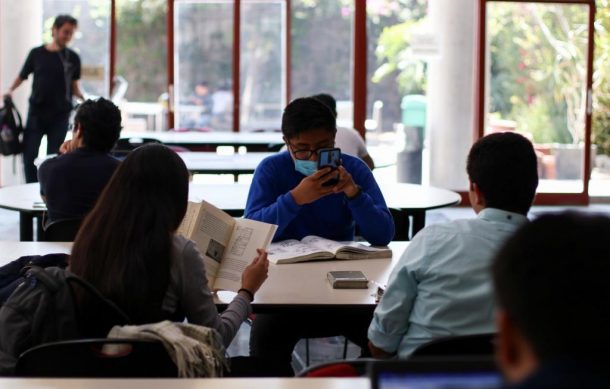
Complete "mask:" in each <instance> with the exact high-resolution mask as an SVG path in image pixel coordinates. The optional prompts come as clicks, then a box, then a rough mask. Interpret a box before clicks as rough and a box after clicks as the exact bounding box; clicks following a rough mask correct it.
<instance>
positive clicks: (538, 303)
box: [493, 211, 610, 360]
mask: <svg viewBox="0 0 610 389" xmlns="http://www.w3.org/2000/svg"><path fill="white" fill-rule="evenodd" d="M609 236H610V218H608V217H607V216H605V215H600V214H593V213H592V214H584V213H577V212H574V211H569V212H564V213H559V214H546V215H542V216H540V217H538V218H537V219H535V220H534V221H533V222H531V223H528V224H526V225H525V226H523V227H522V228H521V229H519V230H518V231H517V232H516V234H515V235H514V236H513V237H511V238H510V239H509V240H507V241H506V242H505V244H504V246H503V247H502V248H501V249H500V251H499V252H498V254H497V255H496V258H495V260H494V263H493V280H494V284H495V290H496V292H495V293H496V298H497V302H498V305H499V306H500V308H502V309H504V311H505V312H506V314H507V315H508V317H509V318H510V319H511V320H512V321H513V323H514V324H515V326H516V327H517V328H518V329H519V330H520V331H521V333H522V334H523V336H524V337H525V338H526V339H527V340H528V341H529V343H530V344H531V346H532V349H533V351H534V353H535V354H536V356H537V357H538V359H540V360H544V359H548V358H561V357H564V356H565V357H587V356H597V355H600V353H601V354H604V355H605V354H606V353H607V351H608V350H609V349H610V331H608V329H609V328H610V287H608V275H609V274H610V245H609V244H608V241H607V240H606V239H608V237H609Z"/></svg>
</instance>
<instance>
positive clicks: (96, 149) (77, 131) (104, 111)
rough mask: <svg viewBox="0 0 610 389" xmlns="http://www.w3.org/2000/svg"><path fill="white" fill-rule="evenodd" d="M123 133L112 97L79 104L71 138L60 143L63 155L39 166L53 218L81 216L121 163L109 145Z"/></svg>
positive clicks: (42, 194) (42, 192)
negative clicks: (113, 154) (113, 155)
mask: <svg viewBox="0 0 610 389" xmlns="http://www.w3.org/2000/svg"><path fill="white" fill-rule="evenodd" d="M120 133H121V112H120V111H119V108H118V107H117V106H116V105H114V104H113V103H112V102H111V101H110V100H106V99H104V98H99V99H97V100H87V101H85V102H84V103H82V104H81V105H79V107H78V109H77V111H76V115H75V117H74V131H73V133H72V139H71V140H69V141H67V142H64V144H62V145H61V148H60V153H61V155H59V156H57V157H54V158H50V159H48V160H46V161H44V162H43V163H42V165H41V166H40V169H38V180H39V181H40V194H41V196H42V198H43V199H44V201H45V202H46V203H47V209H48V216H49V220H50V221H55V220H63V219H81V218H83V217H84V216H85V215H86V214H87V213H88V212H89V211H90V210H91V209H92V208H93V205H94V204H95V201H96V200H97V198H98V196H99V194H100V193H101V192H102V190H103V189H104V187H105V186H106V183H108V181H109V180H110V177H111V176H112V174H113V173H114V171H115V170H116V168H117V166H119V163H120V161H118V160H117V159H115V158H114V157H112V156H111V155H110V154H109V152H110V149H112V147H113V146H114V144H115V143H116V142H117V140H118V139H119V135H120Z"/></svg>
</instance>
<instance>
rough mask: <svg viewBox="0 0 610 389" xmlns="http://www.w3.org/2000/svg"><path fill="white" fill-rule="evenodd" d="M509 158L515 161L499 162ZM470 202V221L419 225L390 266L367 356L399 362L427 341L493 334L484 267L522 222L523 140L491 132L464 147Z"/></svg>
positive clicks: (526, 186) (527, 199) (528, 166)
mask: <svg viewBox="0 0 610 389" xmlns="http://www.w3.org/2000/svg"><path fill="white" fill-rule="evenodd" d="M513 158H514V159H516V160H518V162H515V163H512V162H511V163H507V162H509V161H512V160H513ZM467 165H468V166H467V170H468V175H469V178H470V201H471V205H472V207H473V208H474V210H475V212H476V213H477V217H476V218H473V219H468V220H456V221H451V222H447V223H442V224H435V225H432V226H429V227H426V228H425V229H424V230H422V231H421V232H419V233H418V234H417V235H416V236H415V238H414V239H413V241H412V242H411V244H410V245H409V247H408V248H407V251H406V252H405V254H404V255H403V257H402V258H401V259H400V261H399V263H398V264H397V265H396V267H395V268H394V270H393V272H392V274H391V276H390V279H389V281H388V287H387V289H386V291H385V293H384V296H383V298H382V300H381V302H380V304H379V305H378V306H377V308H376V310H375V315H374V318H373V321H372V322H371V325H370V327H369V332H368V335H369V340H370V342H371V352H372V353H373V355H374V356H380V357H381V356H389V355H392V354H394V353H397V354H398V356H399V357H407V356H409V355H410V354H411V353H413V351H415V349H416V348H417V347H418V346H420V345H422V344H424V343H427V342H429V341H431V340H433V339H435V338H439V337H443V336H449V335H468V334H480V333H490V332H493V331H494V324H493V312H494V304H493V298H492V286H491V278H490V276H489V271H488V270H489V266H490V264H491V260H492V258H493V255H494V254H495V252H496V250H497V249H498V248H499V247H500V245H501V244H502V243H503V242H504V241H505V240H506V239H508V237H509V236H510V235H511V234H512V233H514V231H516V230H517V228H518V227H519V226H521V225H523V224H524V223H526V222H527V218H526V216H525V215H526V214H527V211H528V210H529V207H530V205H531V202H532V200H533V198H534V194H535V190H536V187H537V184H538V175H537V169H536V155H535V152H534V149H533V147H532V145H531V143H530V142H529V141H528V140H527V139H525V138H524V137H522V136H520V135H517V134H512V133H505V134H493V135H490V136H487V137H485V138H483V139H481V140H480V141H479V142H477V143H476V144H475V145H474V146H473V147H472V149H471V151H470V154H469V156H468V164H467Z"/></svg>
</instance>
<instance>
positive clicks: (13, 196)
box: [0, 183, 461, 241]
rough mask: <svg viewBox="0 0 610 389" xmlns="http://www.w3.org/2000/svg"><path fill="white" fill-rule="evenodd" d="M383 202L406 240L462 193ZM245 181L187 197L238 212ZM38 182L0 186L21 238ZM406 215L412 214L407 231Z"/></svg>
mask: <svg viewBox="0 0 610 389" xmlns="http://www.w3.org/2000/svg"><path fill="white" fill-rule="evenodd" d="M380 187H381V192H382V193H383V195H384V197H385V200H386V204H387V205H388V207H389V208H390V210H391V212H392V215H393V216H394V220H395V223H396V235H395V238H394V240H409V239H410V238H411V237H413V236H414V235H415V234H416V233H417V232H418V231H420V230H421V229H422V228H423V227H424V226H425V224H426V211H428V210H431V209H437V208H443V207H449V206H452V205H456V204H459V202H460V201H461V197H460V195H459V194H457V193H456V192H453V191H450V190H447V189H440V188H434V187H428V186H422V185H416V184H403V183H391V184H381V185H380ZM249 189H250V187H249V185H247V184H237V183H236V184H191V185H190V189H189V200H191V201H201V200H204V199H205V200H206V201H208V202H209V203H211V204H214V205H215V206H216V207H218V208H220V209H222V210H223V211H225V212H228V213H229V214H231V215H232V216H241V215H242V214H243V212H244V209H245V206H246V199H247V198H248V190H249ZM41 201H42V200H41V198H40V187H39V184H38V183H34V184H24V185H15V186H6V187H3V188H0V208H5V209H10V210H14V211H18V212H19V215H20V219H19V220H20V222H19V224H20V239H21V240H22V241H28V240H32V239H33V227H32V223H33V219H34V218H36V219H38V221H39V222H38V225H39V228H40V227H41V225H42V223H41V221H40V220H41V219H42V215H43V213H44V212H45V211H46V207H45V206H44V203H41ZM409 217H410V218H412V227H411V234H409Z"/></svg>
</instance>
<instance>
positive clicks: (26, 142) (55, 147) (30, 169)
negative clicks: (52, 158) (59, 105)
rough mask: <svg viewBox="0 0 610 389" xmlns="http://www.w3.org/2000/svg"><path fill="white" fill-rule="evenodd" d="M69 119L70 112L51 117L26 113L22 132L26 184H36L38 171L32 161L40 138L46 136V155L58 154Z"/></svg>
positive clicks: (36, 154)
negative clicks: (26, 118) (26, 116)
mask: <svg viewBox="0 0 610 389" xmlns="http://www.w3.org/2000/svg"><path fill="white" fill-rule="evenodd" d="M69 119H70V112H67V113H65V114H61V115H57V116H53V117H46V116H40V115H37V114H33V113H32V112H29V113H28V120H27V123H26V125H25V131H24V132H23V167H24V170H25V181H26V182H27V183H30V182H38V169H36V166H35V165H34V160H35V159H36V158H37V157H38V149H39V148H40V142H41V141H42V137H43V136H44V135H46V136H47V154H57V153H59V146H61V144H62V143H63V142H64V140H65V139H66V133H67V132H68V121H69Z"/></svg>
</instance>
